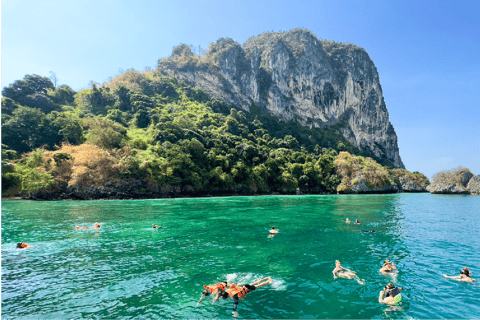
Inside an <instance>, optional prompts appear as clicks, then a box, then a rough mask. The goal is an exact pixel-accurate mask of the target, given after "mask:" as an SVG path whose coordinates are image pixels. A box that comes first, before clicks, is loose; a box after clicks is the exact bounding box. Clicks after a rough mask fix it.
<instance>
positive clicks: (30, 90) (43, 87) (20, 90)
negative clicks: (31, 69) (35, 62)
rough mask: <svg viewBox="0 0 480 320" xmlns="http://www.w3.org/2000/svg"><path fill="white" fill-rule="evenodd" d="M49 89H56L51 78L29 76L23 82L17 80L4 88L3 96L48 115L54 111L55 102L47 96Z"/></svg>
mask: <svg viewBox="0 0 480 320" xmlns="http://www.w3.org/2000/svg"><path fill="white" fill-rule="evenodd" d="M48 89H52V90H53V89H55V87H54V85H53V83H52V81H51V80H50V79H49V78H47V77H42V76H39V75H36V74H27V75H26V76H25V77H24V78H23V80H16V81H14V82H13V83H11V84H10V85H8V87H5V88H3V90H2V96H4V97H7V98H10V99H12V100H14V101H15V102H17V103H18V104H21V105H23V106H27V107H31V108H38V109H40V110H42V111H44V112H47V113H48V112H50V111H52V110H53V109H54V104H53V101H52V100H51V99H50V98H49V97H48V96H47V91H48Z"/></svg>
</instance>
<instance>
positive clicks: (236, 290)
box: [219, 277, 273, 317]
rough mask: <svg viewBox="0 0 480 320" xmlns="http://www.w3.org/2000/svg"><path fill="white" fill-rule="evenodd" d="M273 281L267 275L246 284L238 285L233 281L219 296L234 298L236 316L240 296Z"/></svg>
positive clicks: (235, 314) (234, 313)
mask: <svg viewBox="0 0 480 320" xmlns="http://www.w3.org/2000/svg"><path fill="white" fill-rule="evenodd" d="M272 282H273V280H272V278H270V277H267V278H263V279H260V280H258V281H255V282H253V283H251V284H246V285H236V284H234V283H232V285H231V286H230V287H229V288H228V289H226V290H224V291H223V292H222V293H221V294H219V297H220V298H222V299H224V300H226V299H228V298H233V312H232V314H233V316H234V317H236V316H237V315H238V313H237V308H238V303H239V298H241V297H243V296H245V295H246V294H247V293H248V292H251V291H254V290H255V289H257V288H260V287H263V286H266V285H268V284H270V283H272Z"/></svg>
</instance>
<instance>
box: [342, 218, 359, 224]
mask: <svg viewBox="0 0 480 320" xmlns="http://www.w3.org/2000/svg"><path fill="white" fill-rule="evenodd" d="M345 223H351V221H350V219H348V218H347V219H345ZM353 224H360V220H358V219H355V222H354V223H353Z"/></svg>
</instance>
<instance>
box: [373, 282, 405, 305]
mask: <svg viewBox="0 0 480 320" xmlns="http://www.w3.org/2000/svg"><path fill="white" fill-rule="evenodd" d="M400 290H402V288H397V287H395V285H394V284H393V283H389V284H387V285H386V286H385V288H383V290H382V291H380V294H379V295H378V303H383V304H388V305H390V306H396V305H398V304H399V303H400V302H401V301H402V294H401V293H400Z"/></svg>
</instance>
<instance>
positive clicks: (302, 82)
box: [158, 29, 404, 168]
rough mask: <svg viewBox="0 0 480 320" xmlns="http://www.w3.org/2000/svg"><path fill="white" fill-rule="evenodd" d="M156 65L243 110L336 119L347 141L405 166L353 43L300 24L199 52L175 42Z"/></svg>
mask: <svg viewBox="0 0 480 320" xmlns="http://www.w3.org/2000/svg"><path fill="white" fill-rule="evenodd" d="M158 70H159V71H160V72H161V73H163V74H165V75H167V76H174V77H176V78H177V79H178V80H181V81H184V82H186V83H188V84H190V85H193V86H196V87H199V88H201V89H203V90H205V91H206V92H208V93H209V94H210V95H212V96H213V97H214V98H216V99H217V100H219V101H221V102H224V103H229V104H233V105H236V106H239V107H241V108H243V109H245V110H246V111H249V109H250V107H251V106H252V105H253V104H254V105H256V106H259V107H261V109H262V111H263V112H269V113H272V114H274V115H277V116H278V117H281V118H283V119H296V120H297V121H299V122H300V123H301V124H302V125H305V126H310V127H319V128H322V127H324V126H329V125H334V124H338V123H341V124H343V125H342V128H341V129H340V130H341V131H342V134H343V136H344V137H345V138H346V139H347V140H348V141H349V142H350V143H352V145H354V146H356V147H357V148H359V149H360V150H361V151H363V152H365V153H367V154H368V153H370V154H372V155H373V156H375V157H377V158H381V159H384V160H386V161H387V162H389V163H390V164H391V165H393V166H394V167H397V168H404V165H403V163H402V160H401V158H400V154H399V150H398V144H397V136H396V134H395V130H394V129H393V126H392V125H391V123H390V121H389V116H388V111H387V108H386V106H385V101H384V99H383V93H382V87H381V85H380V80H379V76H378V72H377V69H376V67H375V65H374V63H373V61H372V60H371V59H370V57H369V55H368V54H367V52H366V51H365V50H364V49H362V48H360V47H358V46H355V45H352V44H343V43H337V42H331V41H326V40H320V39H318V38H317V37H316V36H315V35H314V34H312V33H311V32H310V31H308V30H303V29H294V30H292V31H289V32H284V33H276V32H268V33H264V34H261V35H259V36H257V37H252V38H250V39H248V40H247V41H246V42H245V43H244V44H243V45H240V44H239V43H237V42H235V41H233V40H231V39H225V38H222V39H220V40H218V41H217V42H216V43H215V44H213V43H212V44H211V45H210V48H209V49H208V51H206V52H205V54H204V55H202V56H196V55H195V54H193V53H192V51H191V49H190V48H189V47H188V46H186V45H181V46H178V47H175V48H174V50H173V53H172V55H171V56H170V57H168V58H166V59H163V60H160V61H159V62H158Z"/></svg>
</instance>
